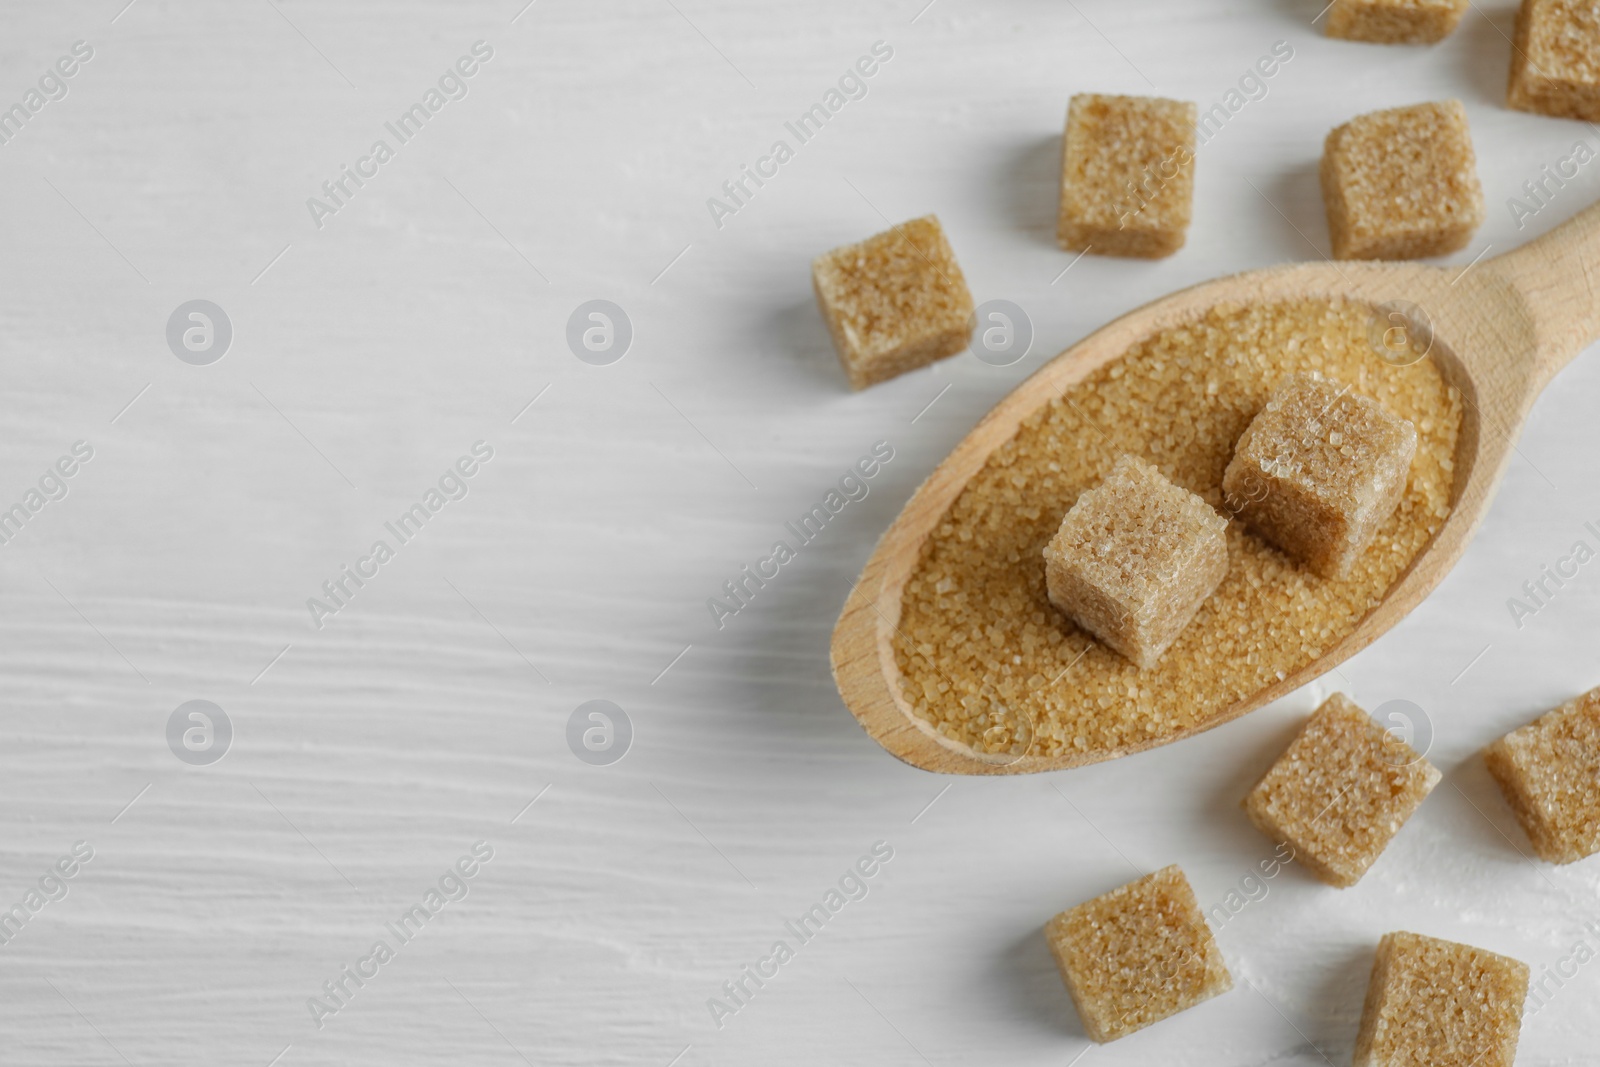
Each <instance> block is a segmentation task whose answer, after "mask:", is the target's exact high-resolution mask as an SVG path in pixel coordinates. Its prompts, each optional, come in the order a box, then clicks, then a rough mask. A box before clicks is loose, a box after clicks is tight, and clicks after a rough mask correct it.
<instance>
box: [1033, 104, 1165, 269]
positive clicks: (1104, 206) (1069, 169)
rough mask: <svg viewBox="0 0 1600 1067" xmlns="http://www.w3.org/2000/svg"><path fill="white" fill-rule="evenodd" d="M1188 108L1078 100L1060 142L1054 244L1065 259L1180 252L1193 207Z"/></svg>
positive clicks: (1155, 256)
mask: <svg viewBox="0 0 1600 1067" xmlns="http://www.w3.org/2000/svg"><path fill="white" fill-rule="evenodd" d="M1194 127H1195V106H1194V105H1193V104H1191V103H1187V102H1185V101H1180V100H1161V99H1158V98H1155V97H1148V96H1100V95H1097V94H1092V93H1080V94H1079V95H1077V96H1074V97H1073V98H1072V101H1071V103H1069V104H1068V105H1067V129H1066V133H1065V135H1064V136H1063V137H1062V139H1061V211H1060V215H1059V216H1058V217H1057V220H1056V238H1057V239H1058V240H1059V241H1060V242H1061V247H1062V248H1065V249H1067V250H1068V251H1069V252H1098V253H1100V254H1101V255H1104V256H1137V257H1141V258H1145V259H1159V258H1160V257H1162V256H1170V255H1172V253H1174V252H1176V251H1177V250H1178V249H1180V248H1182V247H1183V242H1184V238H1185V237H1186V235H1187V233H1188V229H1189V217H1190V215H1191V213H1192V211H1193V207H1194V142H1195V128H1194Z"/></svg>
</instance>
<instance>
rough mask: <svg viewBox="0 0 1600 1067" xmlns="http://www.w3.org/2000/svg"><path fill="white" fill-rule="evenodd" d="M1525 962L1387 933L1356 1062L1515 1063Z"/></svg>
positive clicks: (1407, 1066) (1446, 1066)
mask: <svg viewBox="0 0 1600 1067" xmlns="http://www.w3.org/2000/svg"><path fill="white" fill-rule="evenodd" d="M1527 996H1528V965H1527V964H1525V963H1521V962H1519V961H1517V960H1514V959H1511V958H1510V957H1507V956H1499V955H1496V954H1495V953H1493V952H1486V951H1485V950H1483V949H1481V948H1473V947H1472V946H1471V945H1458V944H1456V943H1455V942H1454V941H1441V940H1439V939H1438V938H1435V937H1423V936H1422V935H1421V934H1410V933H1405V932H1397V933H1392V934H1385V935H1383V940H1381V941H1379V942H1378V956H1377V959H1376V960H1374V961H1373V964H1372V979H1371V982H1370V983H1369V984H1368V986H1367V1000H1366V1004H1365V1006H1364V1007H1363V1008H1362V1010H1361V1030H1360V1032H1359V1033H1358V1034H1357V1035H1356V1054H1355V1060H1354V1067H1402V1065H1403V1067H1421V1065H1423V1064H1426V1065H1427V1067H1511V1064H1512V1061H1513V1060H1515V1059H1516V1055H1517V1035H1518V1034H1519V1033H1520V1031H1521V1029H1522V1002H1523V1001H1524V1000H1525V999H1527Z"/></svg>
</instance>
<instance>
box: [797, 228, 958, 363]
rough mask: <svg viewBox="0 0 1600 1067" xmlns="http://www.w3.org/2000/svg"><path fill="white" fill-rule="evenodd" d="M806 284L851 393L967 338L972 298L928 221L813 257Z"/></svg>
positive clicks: (940, 233)
mask: <svg viewBox="0 0 1600 1067" xmlns="http://www.w3.org/2000/svg"><path fill="white" fill-rule="evenodd" d="M811 284H812V287H813V288H814V289H815V290H816V292H817V306H818V307H820V308H821V309H822V317H823V318H824V319H826V320H827V323H828V332H829V333H831V334H832V335H833V347H834V348H835V349H837V350H838V352H839V362H840V363H841V364H842V365H843V366H844V370H845V373H846V374H848V375H849V376H850V385H851V387H852V388H855V389H865V388H866V387H867V386H869V385H876V384H877V383H879V382H881V381H886V380H888V379H890V378H893V377H895V376H896V375H899V374H904V373H905V372H906V371H911V370H916V369H917V368H918V367H925V366H927V365H928V364H929V363H932V362H934V361H935V360H940V359H944V358H945V357H946V356H953V355H955V354H956V353H957V352H960V351H961V350H962V349H963V348H965V347H966V345H967V338H968V337H969V336H970V334H971V332H972V326H971V321H972V314H973V308H972V294H971V293H970V292H968V291H967V280H966V278H965V277H963V276H962V274H961V267H960V265H959V264H957V263H956V254H955V252H954V251H953V250H952V249H951V248H950V242H949V241H947V240H946V239H945V236H944V228H943V227H941V226H940V225H939V220H938V219H937V218H935V217H934V216H932V215H925V216H923V217H922V218H920V219H912V220H911V221H910V222H903V223H901V224H900V225H898V226H896V227H895V228H894V229H892V230H886V231H885V232H883V233H880V234H878V235H877V236H875V237H869V238H867V239H866V240H865V241H862V242H861V243H860V244H853V245H845V246H844V247H842V248H835V249H834V250H833V251H832V252H829V253H827V254H825V255H821V256H818V257H817V258H816V260H815V261H814V262H813V263H812V264H811Z"/></svg>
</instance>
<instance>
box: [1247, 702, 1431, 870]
mask: <svg viewBox="0 0 1600 1067" xmlns="http://www.w3.org/2000/svg"><path fill="white" fill-rule="evenodd" d="M1438 784H1439V772H1438V770H1437V769H1435V767H1434V766H1433V764H1431V763H1429V762H1428V761H1427V760H1426V759H1424V758H1423V757H1422V756H1420V755H1418V754H1417V753H1416V752H1415V751H1414V750H1413V749H1412V748H1411V746H1410V745H1408V744H1406V743H1405V742H1404V741H1402V740H1401V739H1400V738H1399V737H1397V736H1396V735H1395V734H1393V733H1391V732H1390V731H1388V730H1386V729H1385V728H1384V727H1383V726H1381V725H1380V724H1378V723H1377V722H1374V721H1373V719H1372V717H1371V716H1369V715H1368V714H1367V713H1366V712H1364V711H1362V710H1361V709H1360V708H1359V707H1357V706H1356V705H1355V704H1354V703H1353V702H1351V700H1350V699H1349V698H1347V697H1346V696H1344V695H1343V694H1342V693H1335V694H1334V695H1333V696H1331V697H1329V698H1328V699H1327V700H1326V701H1324V702H1323V704H1322V706H1321V707H1320V708H1318V709H1317V710H1316V712H1315V713H1314V714H1313V715H1312V716H1311V718H1310V719H1309V720H1308V721H1307V722H1306V724H1305V726H1303V727H1301V729H1300V733H1299V734H1298V735H1296V736H1295V739H1294V741H1293V742H1291V743H1290V745H1289V747H1288V748H1287V749H1286V750H1285V751H1284V753H1283V755H1282V756H1279V757H1278V761H1277V762H1276V763H1274V764H1273V765H1272V769H1271V770H1269V771H1267V773H1266V774H1265V775H1264V776H1263V777H1262V779H1261V781H1260V782H1258V783H1256V786H1255V788H1254V789H1252V790H1250V792H1249V794H1247V795H1246V796H1245V798H1244V810H1245V812H1246V813H1247V814H1248V815H1249V816H1250V821H1251V822H1253V823H1255V824H1256V828H1257V829H1259V830H1260V831H1261V832H1262V833H1264V834H1266V835H1267V836H1268V837H1270V838H1272V839H1273V840H1274V841H1278V842H1281V843H1284V844H1287V845H1289V846H1290V847H1291V848H1293V849H1294V858H1295V860H1296V861H1297V862H1299V863H1303V864H1305V866H1306V869H1307V870H1309V871H1311V873H1312V874H1315V875H1316V876H1317V877H1318V878H1320V879H1322V880H1323V881H1324V882H1327V883H1328V884H1329V885H1334V886H1339V887H1340V888H1344V887H1346V886H1352V885H1355V884H1356V882H1357V881H1358V880H1360V878H1361V876H1362V875H1363V874H1366V873H1367V869H1368V868H1369V867H1371V866H1372V864H1373V861H1374V860H1376V859H1377V858H1378V855H1379V854H1380V853H1381V852H1383V850H1384V847H1385V846H1387V845H1388V844H1389V840H1390V839H1391V838H1392V837H1394V835H1395V834H1396V833H1397V832H1398V831H1399V829H1400V827H1401V826H1403V825H1404V824H1405V821H1406V820H1407V819H1409V818H1411V813H1412V812H1414V811H1416V810H1417V806H1418V805H1419V804H1421V803H1422V801H1423V798H1424V797H1426V796H1427V795H1428V794H1429V793H1430V792H1431V791H1432V790H1433V787H1434V786H1435V785H1438Z"/></svg>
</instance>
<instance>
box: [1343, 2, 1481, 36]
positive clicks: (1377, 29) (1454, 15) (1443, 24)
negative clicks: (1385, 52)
mask: <svg viewBox="0 0 1600 1067" xmlns="http://www.w3.org/2000/svg"><path fill="white" fill-rule="evenodd" d="M1466 10H1467V0H1334V2H1333V6H1332V7H1331V8H1329V9H1328V21H1327V22H1326V23H1325V24H1324V26H1323V29H1324V30H1325V31H1326V32H1327V34H1328V36H1329V37H1342V38H1343V39H1345V40H1347V41H1367V42H1369V43H1372V44H1433V43H1434V42H1436V41H1442V40H1444V39H1445V38H1446V37H1448V36H1450V34H1451V32H1452V31H1453V30H1454V29H1455V28H1456V24H1457V23H1458V22H1460V21H1461V15H1462V13H1463V12H1465V11H1466Z"/></svg>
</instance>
